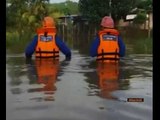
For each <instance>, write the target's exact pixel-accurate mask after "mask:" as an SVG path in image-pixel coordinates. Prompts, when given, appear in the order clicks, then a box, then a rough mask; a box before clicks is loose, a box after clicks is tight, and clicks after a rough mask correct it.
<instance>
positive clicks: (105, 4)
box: [79, 0, 138, 23]
mask: <svg viewBox="0 0 160 120" xmlns="http://www.w3.org/2000/svg"><path fill="white" fill-rule="evenodd" d="M137 1H138V0H79V10H80V12H81V13H82V15H84V16H86V17H88V18H89V20H90V22H95V23H97V22H99V21H100V19H101V18H102V17H104V16H106V15H111V16H112V17H113V19H114V20H115V21H117V20H119V19H121V18H125V17H126V15H127V14H128V13H129V12H130V11H131V10H132V9H133V8H135V7H136V5H137Z"/></svg>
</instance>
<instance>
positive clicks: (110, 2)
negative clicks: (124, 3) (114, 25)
mask: <svg viewBox="0 0 160 120" xmlns="http://www.w3.org/2000/svg"><path fill="white" fill-rule="evenodd" d="M111 5H112V1H111V0H109V8H110V13H109V16H110V17H112V14H111V7H112V6H111Z"/></svg>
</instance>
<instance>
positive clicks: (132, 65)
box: [6, 49, 153, 120]
mask: <svg viewBox="0 0 160 120" xmlns="http://www.w3.org/2000/svg"><path fill="white" fill-rule="evenodd" d="M64 59H65V57H64V55H62V54H61V57H60V61H59V62H57V61H53V60H41V61H39V60H35V58H34V57H33V58H32V60H31V61H26V60H25V57H24V54H23V53H22V54H7V57H6V120H152V115H153V113H152V110H153V109H152V103H153V101H152V97H153V94H152V83H153V80H152V55H151V54H128V55H126V57H124V58H123V59H121V61H120V64H119V65H112V64H110V65H102V64H97V63H96V62H95V61H94V59H92V58H90V57H89V56H88V55H85V54H81V53H79V51H78V50H75V49H72V59H71V60H70V61H65V60H64ZM105 68H108V69H105ZM104 73H105V74H104ZM128 98H143V100H144V101H143V102H141V101H139V102H138V101H134V102H129V101H127V99H128ZM132 100H133V99H132Z"/></svg>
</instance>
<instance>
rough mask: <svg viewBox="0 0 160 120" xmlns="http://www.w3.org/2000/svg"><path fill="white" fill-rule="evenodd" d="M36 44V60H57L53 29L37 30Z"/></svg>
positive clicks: (57, 54) (57, 51)
mask: <svg viewBox="0 0 160 120" xmlns="http://www.w3.org/2000/svg"><path fill="white" fill-rule="evenodd" d="M37 34H38V43H37V47H36V57H37V58H55V59H57V58H59V48H58V47H57V45H56V42H55V34H56V31H55V28H39V29H37Z"/></svg>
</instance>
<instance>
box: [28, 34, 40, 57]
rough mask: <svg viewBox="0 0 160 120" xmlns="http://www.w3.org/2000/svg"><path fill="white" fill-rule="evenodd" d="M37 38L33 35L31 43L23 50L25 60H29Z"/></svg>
mask: <svg viewBox="0 0 160 120" xmlns="http://www.w3.org/2000/svg"><path fill="white" fill-rule="evenodd" d="M37 42H38V36H37V35H35V36H34V38H33V40H32V41H31V43H30V44H29V45H28V46H27V47H26V49H25V56H26V58H31V57H32V55H33V53H34V51H35V48H36V46H37Z"/></svg>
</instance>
